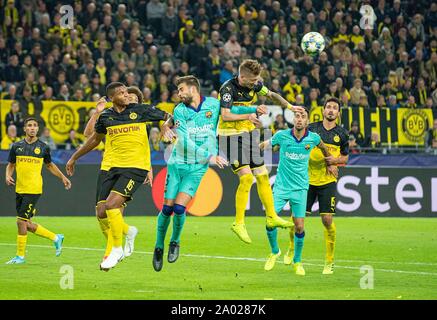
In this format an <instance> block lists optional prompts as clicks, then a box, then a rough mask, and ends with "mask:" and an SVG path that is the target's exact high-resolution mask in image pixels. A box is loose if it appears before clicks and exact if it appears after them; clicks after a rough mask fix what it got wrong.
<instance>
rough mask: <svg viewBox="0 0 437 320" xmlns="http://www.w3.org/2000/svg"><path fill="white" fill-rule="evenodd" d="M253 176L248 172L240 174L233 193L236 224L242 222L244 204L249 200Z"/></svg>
mask: <svg viewBox="0 0 437 320" xmlns="http://www.w3.org/2000/svg"><path fill="white" fill-rule="evenodd" d="M252 182H253V176H252V174H250V173H247V174H243V175H242V176H240V184H239V185H238V188H237V192H236V193H235V222H236V223H238V224H243V223H244V216H245V214H246V206H247V202H248V201H249V193H250V189H251V188H252Z"/></svg>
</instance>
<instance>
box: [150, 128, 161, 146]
mask: <svg viewBox="0 0 437 320" xmlns="http://www.w3.org/2000/svg"><path fill="white" fill-rule="evenodd" d="M149 145H150V151H164V150H165V144H164V143H163V142H162V141H161V137H160V132H159V129H158V128H156V127H153V128H152V129H150V133H149Z"/></svg>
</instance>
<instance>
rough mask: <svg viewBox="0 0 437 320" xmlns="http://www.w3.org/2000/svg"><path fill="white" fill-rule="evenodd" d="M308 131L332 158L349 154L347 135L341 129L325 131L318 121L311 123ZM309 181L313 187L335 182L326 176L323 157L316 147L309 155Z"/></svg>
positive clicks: (332, 177) (321, 122) (332, 178)
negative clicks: (325, 148) (319, 141)
mask: <svg viewBox="0 0 437 320" xmlns="http://www.w3.org/2000/svg"><path fill="white" fill-rule="evenodd" d="M308 129H309V130H310V131H312V132H315V133H317V134H318V135H319V136H320V138H321V139H322V141H323V143H324V144H325V145H326V147H327V148H328V150H329V152H330V153H331V155H332V156H334V157H339V156H340V155H347V154H349V133H348V132H347V131H346V129H344V128H343V127H340V126H339V125H337V126H335V127H334V128H332V129H331V130H326V129H325V127H324V126H323V121H319V122H314V123H311V124H310V125H309V127H308ZM309 181H310V185H313V186H323V185H325V184H328V183H331V182H336V181H337V179H336V178H335V177H334V176H332V175H327V174H326V163H325V156H324V155H323V153H322V151H321V150H320V149H319V148H318V147H316V148H314V149H313V150H312V151H311V153H310V160H309Z"/></svg>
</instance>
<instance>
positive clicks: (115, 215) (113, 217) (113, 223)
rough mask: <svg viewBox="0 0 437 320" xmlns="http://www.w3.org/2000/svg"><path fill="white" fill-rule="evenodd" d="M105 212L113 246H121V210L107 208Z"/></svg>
mask: <svg viewBox="0 0 437 320" xmlns="http://www.w3.org/2000/svg"><path fill="white" fill-rule="evenodd" d="M106 214H107V216H108V220H109V225H110V228H111V233H112V239H113V246H114V247H121V245H122V240H123V239H122V236H123V223H124V221H123V216H122V214H121V210H120V209H119V208H117V209H109V210H106Z"/></svg>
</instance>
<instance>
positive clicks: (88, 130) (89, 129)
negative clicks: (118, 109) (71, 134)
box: [83, 96, 106, 138]
mask: <svg viewBox="0 0 437 320" xmlns="http://www.w3.org/2000/svg"><path fill="white" fill-rule="evenodd" d="M105 106H106V97H105V96H103V97H101V98H100V100H99V101H97V105H96V112H95V113H94V114H93V115H92V116H91V118H90V119H89V120H88V123H87V124H86V127H85V130H84V132H83V135H84V136H85V137H86V138H89V137H90V136H91V135H92V134H93V132H94V127H95V125H96V122H97V119H98V118H99V116H100V114H101V113H102V112H103V110H105Z"/></svg>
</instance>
